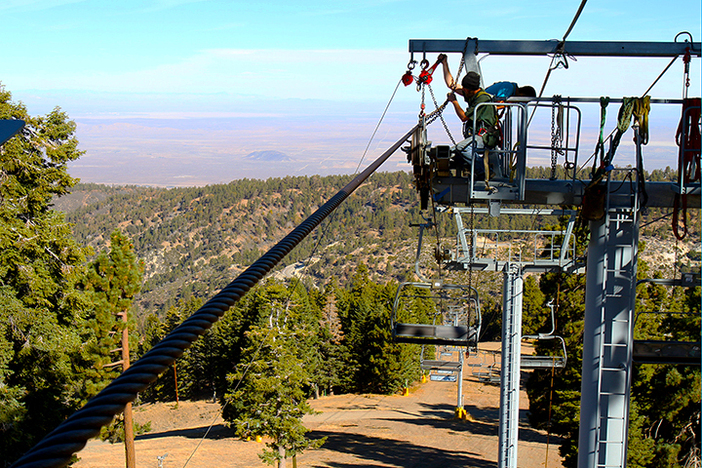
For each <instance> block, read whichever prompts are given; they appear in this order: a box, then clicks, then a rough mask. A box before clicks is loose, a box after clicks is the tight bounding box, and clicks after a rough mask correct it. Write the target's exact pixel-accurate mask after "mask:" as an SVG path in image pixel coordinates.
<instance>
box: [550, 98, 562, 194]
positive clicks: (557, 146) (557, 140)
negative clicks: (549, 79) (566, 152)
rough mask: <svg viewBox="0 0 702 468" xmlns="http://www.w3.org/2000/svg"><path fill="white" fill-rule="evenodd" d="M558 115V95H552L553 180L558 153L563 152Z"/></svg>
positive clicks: (559, 110) (559, 111)
mask: <svg viewBox="0 0 702 468" xmlns="http://www.w3.org/2000/svg"><path fill="white" fill-rule="evenodd" d="M556 107H558V115H556ZM560 117H561V100H560V96H554V101H553V104H552V105H551V180H554V179H555V178H556V167H557V166H558V155H559V154H563V148H562V146H563V129H562V128H561V119H560Z"/></svg>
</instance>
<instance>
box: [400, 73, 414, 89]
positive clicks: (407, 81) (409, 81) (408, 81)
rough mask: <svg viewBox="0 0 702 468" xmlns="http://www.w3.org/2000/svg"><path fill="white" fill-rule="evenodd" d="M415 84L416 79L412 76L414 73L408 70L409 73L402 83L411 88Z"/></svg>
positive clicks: (404, 76)
mask: <svg viewBox="0 0 702 468" xmlns="http://www.w3.org/2000/svg"><path fill="white" fill-rule="evenodd" d="M413 82H414V77H413V76H412V72H411V71H410V70H407V72H406V73H405V74H404V75H402V83H403V84H404V85H405V86H409V85H411V84H412V83H413Z"/></svg>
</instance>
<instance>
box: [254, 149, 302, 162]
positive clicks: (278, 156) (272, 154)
mask: <svg viewBox="0 0 702 468" xmlns="http://www.w3.org/2000/svg"><path fill="white" fill-rule="evenodd" d="M246 159H253V160H255V161H292V159H291V158H290V157H289V156H288V155H287V154H285V153H282V152H280V151H275V150H268V151H254V152H253V153H249V154H247V155H246Z"/></svg>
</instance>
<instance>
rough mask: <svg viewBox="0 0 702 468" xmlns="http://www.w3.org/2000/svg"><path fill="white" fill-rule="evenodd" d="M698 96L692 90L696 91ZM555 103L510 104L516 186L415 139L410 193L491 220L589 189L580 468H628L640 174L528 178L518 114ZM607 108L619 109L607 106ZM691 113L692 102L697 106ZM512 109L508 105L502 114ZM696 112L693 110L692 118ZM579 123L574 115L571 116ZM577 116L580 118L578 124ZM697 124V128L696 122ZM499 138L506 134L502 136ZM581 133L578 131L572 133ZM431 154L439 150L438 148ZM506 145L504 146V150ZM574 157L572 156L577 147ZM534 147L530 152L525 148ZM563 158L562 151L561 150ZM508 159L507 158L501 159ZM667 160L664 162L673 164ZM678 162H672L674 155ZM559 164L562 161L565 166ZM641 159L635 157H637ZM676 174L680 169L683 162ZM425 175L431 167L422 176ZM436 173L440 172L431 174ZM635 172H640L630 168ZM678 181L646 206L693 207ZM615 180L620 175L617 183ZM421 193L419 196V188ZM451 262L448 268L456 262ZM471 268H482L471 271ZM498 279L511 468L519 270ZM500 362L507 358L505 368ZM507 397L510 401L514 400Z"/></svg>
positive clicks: (680, 50)
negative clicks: (455, 162)
mask: <svg viewBox="0 0 702 468" xmlns="http://www.w3.org/2000/svg"><path fill="white" fill-rule="evenodd" d="M409 52H410V53H411V54H412V57H414V54H423V56H424V59H425V60H424V63H428V62H426V54H427V53H447V54H448V53H458V54H466V53H471V54H475V55H477V54H478V53H482V54H489V55H513V56H543V55H553V54H555V55H559V54H560V55H564V56H565V54H567V55H571V56H575V57H668V58H671V59H672V58H675V57H681V56H685V55H687V56H688V57H695V58H698V57H700V43H699V42H669V43H650V42H600V41H596V42H570V41H569V42H563V41H487V40H480V41H478V39H471V38H469V39H467V40H465V41H464V40H410V42H409ZM697 89H698V90H699V88H697ZM566 101H567V105H568V106H572V105H574V104H577V103H580V102H592V103H596V102H599V100H598V99H593V98H558V103H559V105H560V103H561V102H563V103H565V102H566ZM555 102H556V100H555V98H554V99H550V98H546V99H542V98H540V99H537V100H535V101H532V102H531V103H525V102H521V103H520V102H516V103H514V104H509V103H508V104H507V105H508V106H509V105H512V106H513V110H514V113H515V115H516V114H519V115H521V116H518V117H516V118H515V122H516V124H515V125H513V127H514V128H515V137H514V139H513V141H515V142H520V144H519V145H515V147H518V148H517V149H516V150H511V149H505V150H504V153H505V155H504V159H505V160H510V161H516V162H514V163H513V166H512V171H513V173H514V174H516V177H515V179H513V180H510V181H509V182H507V183H503V184H497V185H496V186H495V187H493V188H492V189H491V190H489V191H488V190H487V183H485V184H484V185H483V183H482V182H480V181H475V180H474V179H473V178H472V177H473V176H472V175H471V177H470V178H469V181H468V182H467V181H466V180H465V178H461V177H458V176H457V175H456V176H454V175H453V174H452V173H450V171H448V170H447V167H448V166H447V165H446V164H444V166H443V173H442V172H441V171H442V169H441V168H442V165H441V159H442V158H443V159H444V160H446V161H448V157H447V156H445V155H443V156H442V152H441V151H440V150H439V151H434V152H433V153H432V151H430V150H427V151H426V155H425V153H423V152H422V151H419V152H417V151H414V149H415V148H418V147H422V145H424V146H423V148H425V149H426V148H428V147H429V146H430V144H429V143H427V142H426V138H425V137H422V136H421V135H418V136H417V137H416V138H415V139H414V140H413V151H412V152H410V154H409V159H410V160H411V162H412V164H413V165H414V168H415V177H416V179H417V188H418V190H419V191H420V194H422V193H424V194H425V197H426V194H432V196H433V198H434V200H435V201H436V202H437V203H440V204H445V205H448V206H456V205H465V206H472V205H475V204H487V205H488V207H489V210H490V212H491V214H493V215H494V214H497V213H499V211H500V205H502V204H510V203H514V204H529V205H552V206H553V205H560V206H561V207H566V206H582V205H583V199H584V198H586V199H587V195H586V192H587V190H588V189H592V188H596V189H597V191H598V193H599V194H600V195H601V198H600V199H601V200H602V203H601V205H600V206H599V207H598V208H599V211H600V214H599V215H598V216H594V217H591V218H589V219H590V221H589V227H590V233H591V237H590V241H589V246H588V252H587V275H586V280H587V286H586V310H585V329H584V343H583V363H582V387H581V402H580V438H579V453H578V466H579V467H580V468H593V467H597V468H613V467H621V468H623V467H625V466H626V444H627V434H628V416H629V391H630V386H631V373H632V356H633V345H634V340H633V327H634V320H633V318H634V301H635V296H636V262H637V253H638V252H637V245H638V241H639V218H638V213H639V209H640V207H641V206H642V193H641V190H640V189H639V187H641V183H640V182H641V181H639V179H638V177H639V176H640V175H641V176H642V175H643V170H642V169H643V168H634V169H628V173H627V174H626V175H625V177H629V178H630V179H629V180H631V181H632V182H631V183H627V184H622V183H620V182H617V183H613V182H611V181H612V180H613V179H614V178H615V177H614V173H615V172H616V171H617V170H614V171H612V172H610V173H609V174H608V175H607V176H606V177H603V178H602V180H595V181H589V184H588V183H587V182H588V181H585V183H583V181H582V180H576V179H575V171H576V170H578V166H577V160H576V162H575V163H571V168H573V167H575V170H573V179H570V180H552V179H549V180H545V179H544V180H527V179H526V177H525V172H526V160H527V154H528V152H529V151H530V147H529V146H528V145H527V144H526V135H527V133H528V128H527V126H528V124H527V123H526V120H525V119H524V116H525V115H527V114H528V109H529V107H530V106H540V105H541V106H543V105H547V106H550V105H554V104H553V103H555ZM610 102H623V100H622V99H620V100H618V101H617V100H614V99H613V100H611V101H610ZM651 103H660V104H674V105H675V104H683V100H682V99H678V100H676V99H651ZM697 106H698V107H699V104H697ZM510 109H511V108H510ZM697 112H699V111H697ZM578 116H579V114H578ZM578 118H579V117H578ZM695 125H699V123H696V124H695ZM633 129H634V132H635V138H636V140H635V141H636V149H637V156H640V150H641V139H640V137H639V133H638V130H639V129H638V127H636V126H634V127H633ZM505 132H507V130H505ZM577 134H578V136H579V127H578V132H577ZM437 148H438V147H437ZM437 148H434V149H433V150H436V149H437ZM505 148H511V146H510V147H508V146H507V145H505ZM573 148H575V149H574V150H573V151H574V153H575V154H577V143H576V144H575V145H574V147H573ZM531 149H533V147H532V148H531ZM569 151H571V150H570V149H569V148H568V147H567V145H566V148H565V153H566V154H568V152H569ZM507 153H509V154H507ZM672 159H673V158H672V157H671V160H672ZM676 159H677V158H676ZM566 161H567V159H566ZM639 161H640V158H639ZM681 167H682V163H681ZM427 168H429V169H427ZM437 168H439V169H437ZM637 169H638V170H637ZM679 178H680V183H678V184H675V183H662V182H659V183H653V182H646V184H645V189H646V194H647V196H648V200H647V203H646V205H647V206H649V207H667V208H672V207H673V206H674V199H675V197H676V195H677V196H678V197H679V196H684V197H686V200H687V203H688V205H689V206H697V207H699V205H700V184H699V182H697V183H695V184H688V183H686V182H684V181H683V176H682V174H679ZM620 180H621V178H620ZM423 184H426V185H425V186H424V190H423V191H422V185H423ZM475 262H476V261H475V259H473V258H472V257H468V258H464V259H462V260H461V261H458V262H457V263H458V264H460V263H463V264H464V265H465V268H466V269H468V268H470V269H475V268H476V265H475ZM454 263H456V262H454ZM477 268H478V269H481V268H484V266H477ZM500 268H502V271H503V272H504V275H505V287H504V297H503V314H507V316H505V317H504V322H505V323H504V324H503V375H502V381H501V384H502V396H501V401H500V405H501V411H500V414H501V417H500V423H501V428H500V453H499V459H498V462H499V467H500V468H516V467H517V450H516V442H517V434H516V432H517V427H518V421H517V417H518V407H517V408H515V407H514V405H515V403H517V404H518V392H519V387H518V385H519V372H520V365H521V363H520V360H519V359H518V356H519V341H520V339H519V338H520V337H521V301H520V294H519V292H520V290H521V289H520V288H521V284H522V282H521V271H522V269H523V264H520V263H506V264H504V265H501V266H500ZM505 359H507V361H505ZM514 395H517V396H516V397H515V396H514Z"/></svg>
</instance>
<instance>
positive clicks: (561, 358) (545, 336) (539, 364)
mask: <svg viewBox="0 0 702 468" xmlns="http://www.w3.org/2000/svg"><path fill="white" fill-rule="evenodd" d="M548 306H549V308H550V309H551V331H550V332H548V333H539V334H538V335H524V336H522V339H527V340H535V341H540V340H556V341H559V342H560V344H561V350H560V352H561V354H560V355H554V356H549V355H529V354H522V355H521V357H520V362H521V364H520V367H521V368H522V369H551V368H556V369H563V368H564V367H565V366H566V363H567V362H568V353H567V351H566V345H565V340H564V339H563V337H561V336H558V335H555V334H554V333H555V332H556V319H555V317H554V312H553V301H551V302H549V303H548Z"/></svg>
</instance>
